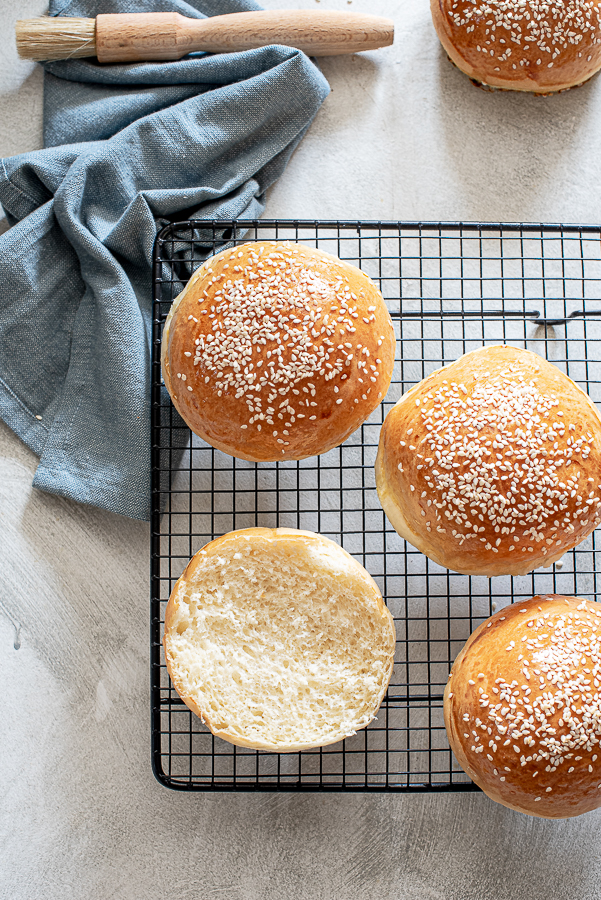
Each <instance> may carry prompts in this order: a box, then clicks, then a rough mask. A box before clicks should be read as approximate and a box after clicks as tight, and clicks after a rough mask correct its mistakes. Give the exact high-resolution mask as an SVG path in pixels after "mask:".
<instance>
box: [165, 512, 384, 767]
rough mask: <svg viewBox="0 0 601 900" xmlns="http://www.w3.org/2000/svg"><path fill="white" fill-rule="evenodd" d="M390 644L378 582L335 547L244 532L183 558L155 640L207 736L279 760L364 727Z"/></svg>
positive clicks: (282, 532)
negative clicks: (276, 756) (160, 639)
mask: <svg viewBox="0 0 601 900" xmlns="http://www.w3.org/2000/svg"><path fill="white" fill-rule="evenodd" d="M395 640H396V638H395V630H394V622H393V620H392V616H391V615H390V613H389V612H388V609H387V608H386V606H385V605H384V602H383V600H382V595H381V594H380V591H379V590H378V587H377V585H376V583H375V582H374V580H373V579H372V578H371V576H370V575H368V573H367V572H366V571H365V569H364V568H363V566H361V565H360V564H359V563H358V562H357V561H356V560H355V559H353V558H352V557H351V556H349V554H348V553H347V552H346V551H345V550H343V549H342V548H341V547H339V546H338V544H335V543H334V542H333V541H330V540H328V539H327V538H324V537H322V536H321V535H318V534H313V533H312V532H309V531H295V530H293V529H288V528H275V529H271V528H247V529H244V530H242V531H233V532H231V533H229V534H226V535H224V536H223V537H221V538H218V539H217V540H215V541H212V542H211V543H210V544H207V546H206V547H204V548H203V549H202V550H200V551H199V552H198V553H197V554H196V555H195V556H194V557H193V558H192V559H191V561H190V563H189V564H188V566H187V568H186V570H185V572H184V573H183V575H182V577H181V578H180V579H179V581H178V582H177V584H176V585H175V587H174V589H173V591H172V594H171V597H170V600H169V603H168V605H167V611H166V614H165V634H164V639H163V644H164V648H165V656H166V660H167V669H168V671H169V674H170V676H171V679H172V681H173V684H174V686H175V689H176V690H177V692H178V694H179V695H180V697H181V698H182V700H183V701H184V703H186V704H187V706H188V707H189V708H190V709H191V710H192V712H194V713H196V715H197V716H200V718H201V719H202V721H203V722H204V723H205V724H206V725H207V726H208V728H210V730H211V731H212V732H213V734H215V735H218V736H219V737H222V738H224V739H225V740H226V741H230V742H231V743H232V744H238V745H239V746H241V747H252V748H254V749H257V750H269V751H272V752H276V753H286V752H290V751H293V750H306V749H308V748H311V747H319V746H323V745H324V744H332V743H334V742H336V741H340V740H342V739H343V738H345V737H348V736H349V735H352V734H354V733H355V732H356V731H357V729H359V728H363V727H365V726H366V725H367V724H369V722H370V721H371V720H372V719H373V717H374V716H375V714H376V712H377V710H378V708H379V706H380V704H381V702H382V699H383V697H384V694H385V692H386V689H387V687H388V682H389V680H390V676H391V674H392V669H393V661H394V649H395Z"/></svg>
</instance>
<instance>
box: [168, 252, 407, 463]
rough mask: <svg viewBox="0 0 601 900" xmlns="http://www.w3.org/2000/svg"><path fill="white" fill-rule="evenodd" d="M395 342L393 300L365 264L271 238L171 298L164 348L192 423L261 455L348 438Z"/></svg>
mask: <svg viewBox="0 0 601 900" xmlns="http://www.w3.org/2000/svg"><path fill="white" fill-rule="evenodd" d="M394 351H395V339H394V330H393V327H392V322H391V319H390V314H389V313H388V310H387V308H386V304H385V303H384V300H383V299H382V295H381V294H380V291H379V290H378V289H377V287H376V286H375V284H373V282H372V281H371V280H370V279H369V278H368V276H367V275H365V274H364V273H363V272H362V271H361V270H360V269H358V268H356V267H355V266H352V265H350V264H349V263H346V262H342V261H341V260H339V259H338V258H337V257H336V256H332V255H331V254H330V253H324V252H323V251H322V250H315V249H313V248H311V247H305V246H303V245H301V244H293V243H289V242H276V241H263V242H259V243H248V244H243V245H241V246H239V247H235V248H233V249H228V250H223V251H222V252H221V253H217V254H216V255H215V256H213V257H211V259H209V260H207V261H206V262H205V263H203V265H202V266H201V267H200V268H199V269H198V271H197V272H196V273H195V274H194V275H193V277H192V278H191V279H190V282H189V283H188V285H187V287H186V289H185V290H184V291H183V292H182V293H181V294H180V295H179V297H177V298H176V299H175V301H174V302H173V305H172V307H171V311H170V313H169V315H168V317H167V321H166V323H165V328H164V331H163V341H162V351H161V353H162V357H161V359H162V370H163V379H164V381H165V385H166V386H167V390H168V391H169V393H170V394H171V398H172V400H173V403H174V405H175V406H176V408H177V410H178V412H179V413H180V415H181V416H182V418H183V419H184V420H185V422H186V423H187V424H188V425H189V426H190V428H191V429H192V431H194V432H195V434H197V435H199V437H201V438H203V439H204V440H205V441H207V443H209V444H211V446H213V447H216V448H217V449H218V450H223V451H224V452H225V453H229V454H230V455H231V456H236V457H239V458H240V459H248V460H251V461H255V462H260V461H267V460H277V459H281V460H286V459H304V458H305V457H307V456H316V455H317V454H320V453H325V452H326V451H327V450H330V449H332V448H333V447H337V446H338V445H339V444H341V443H342V442H343V441H345V440H346V438H347V437H349V435H351V434H352V433H353V431H355V430H356V429H357V428H359V426H360V425H361V424H362V423H363V422H364V421H365V419H367V417H368V416H369V415H370V414H371V413H372V412H373V411H374V409H376V407H377V406H378V405H379V403H380V401H381V400H382V398H383V397H384V395H385V394H386V391H387V390H388V387H389V385H390V379H391V377H392V369H393V366H394V355H395V353H394Z"/></svg>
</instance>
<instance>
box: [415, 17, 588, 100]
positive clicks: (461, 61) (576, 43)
mask: <svg viewBox="0 0 601 900" xmlns="http://www.w3.org/2000/svg"><path fill="white" fill-rule="evenodd" d="M430 8H431V11H432V21H433V23H434V28H435V29H436V33H437V34H438V37H439V39H440V42H441V44H442V46H443V47H444V49H445V50H446V52H447V53H448V55H449V57H450V59H451V60H452V61H453V62H454V63H455V65H456V66H457V67H458V68H459V69H461V71H462V72H464V73H465V74H466V75H468V76H469V77H470V78H471V79H472V80H474V81H477V82H479V83H481V84H484V85H488V86H490V87H494V88H500V89H503V90H512V91H532V92H534V93H536V94H549V93H554V92H556V91H564V90H567V89H568V88H570V87H575V86H576V85H579V84H582V82H583V81H586V80H587V79H588V78H590V77H591V76H592V75H594V74H595V72H597V71H598V70H599V69H600V68H601V6H600V3H599V0H563V2H561V3H555V4H548V3H544V2H543V3H541V2H540V0H430Z"/></svg>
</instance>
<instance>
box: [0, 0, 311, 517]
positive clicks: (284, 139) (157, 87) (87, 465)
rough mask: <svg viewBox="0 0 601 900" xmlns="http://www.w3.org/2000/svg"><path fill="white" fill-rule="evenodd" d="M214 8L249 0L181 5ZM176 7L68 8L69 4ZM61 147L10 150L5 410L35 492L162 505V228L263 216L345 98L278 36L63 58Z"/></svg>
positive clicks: (131, 509)
mask: <svg viewBox="0 0 601 900" xmlns="http://www.w3.org/2000/svg"><path fill="white" fill-rule="evenodd" d="M168 6H169V8H170V9H175V10H176V11H179V12H181V13H182V14H184V15H196V16H197V17H198V16H201V15H203V14H209V15H215V14H217V13H225V12H237V11H241V10H245V9H254V8H258V7H257V6H256V5H255V4H253V3H247V2H237V0H219V2H218V0H213V2H208V0H207V2H205V0H198V3H197V6H194V7H191V6H190V5H189V4H187V3H182V2H175V3H169V4H168ZM164 8H166V5H165V4H161V3H160V2H159V3H156V2H155V3H150V2H146V3H144V2H142V3H139V2H137V3H135V5H134V4H131V3H127V2H119V0H110V2H103V3H93V2H92V0H78V2H70V3H68V4H66V5H65V4H63V5H60V3H57V2H55V3H53V4H51V10H50V12H51V14H52V15H59V14H60V15H69V16H95V15H97V14H98V13H99V12H116V11H120V12H128V11H134V9H135V11H144V10H151V9H155V10H161V9H164ZM46 71H47V74H46V82H45V89H46V93H45V102H44V126H45V140H46V144H47V148H46V149H44V150H40V151H36V152H33V153H27V154H22V155H21V156H17V157H13V158H11V159H5V160H3V161H2V167H1V170H0V202H1V203H2V205H3V207H4V209H5V211H6V214H7V218H8V220H9V222H10V224H11V225H12V227H11V228H10V229H9V231H8V232H6V233H5V234H4V235H2V236H1V237H0V284H1V285H2V288H1V290H0V296H1V306H0V414H1V415H2V417H3V418H4V420H5V421H6V422H7V424H8V425H9V426H10V427H11V428H12V429H13V430H14V431H15V432H16V433H17V434H18V435H19V436H20V437H21V438H22V439H23V440H24V441H25V442H26V443H27V444H28V445H29V446H30V447H31V449H32V450H33V451H34V452H35V453H36V454H38V455H39V456H40V464H39V467H38V469H37V472H36V476H35V479H34V485H35V486H36V487H39V488H41V489H43V490H47V491H52V492H54V493H57V494H60V495H62V496H65V497H70V498H72V499H75V500H79V501H82V502H86V503H92V504H94V505H97V506H100V507H103V508H106V509H110V510H112V511H114V512H118V513H121V514H124V515H128V516H132V517H134V518H142V519H146V518H148V517H149V514H150V505H149V502H150V497H149V483H150V332H151V307H152V280H151V256H152V247H153V243H154V238H155V236H156V233H157V230H158V229H160V228H161V227H162V226H163V225H164V224H166V223H167V222H168V221H170V220H173V219H174V218H177V217H178V216H180V215H182V214H185V216H186V217H193V218H195V219H213V218H217V219H221V218H223V219H230V218H243V219H251V218H257V217H259V216H260V215H261V213H262V211H263V209H264V203H265V191H266V190H267V189H268V188H269V186H270V185H271V184H273V182H274V181H275V180H276V179H277V178H278V177H279V175H280V174H281V173H282V171H283V170H284V168H285V166H286V164H287V162H288V159H289V158H290V155H291V154H292V152H293V151H294V149H295V147H296V146H297V144H298V142H299V141H300V140H301V138H302V136H303V134H304V133H305V131H306V129H307V128H308V126H309V124H310V122H311V121H312V119H313V117H314V116H315V114H316V112H317V110H318V108H319V106H320V105H321V103H322V101H323V100H324V99H325V97H326V96H327V94H328V91H329V88H328V85H327V82H326V81H325V79H324V78H323V76H322V75H321V73H320V72H319V70H318V69H317V68H316V67H315V66H314V65H313V63H312V62H311V61H310V60H309V59H308V58H307V57H306V56H304V54H302V53H300V52H299V51H296V50H293V49H291V48H286V47H280V46H273V47H265V48H262V49H259V50H252V51H248V52H246V53H236V54H224V55H219V56H209V55H203V54H199V55H195V56H192V57H188V58H186V59H184V60H181V61H179V62H175V63H160V64H155V63H150V64H133V65H129V66H122V65H117V66H106V65H105V66H101V65H99V64H98V63H97V62H96V61H95V60H94V61H88V60H71V61H63V62H60V63H49V64H47V66H46Z"/></svg>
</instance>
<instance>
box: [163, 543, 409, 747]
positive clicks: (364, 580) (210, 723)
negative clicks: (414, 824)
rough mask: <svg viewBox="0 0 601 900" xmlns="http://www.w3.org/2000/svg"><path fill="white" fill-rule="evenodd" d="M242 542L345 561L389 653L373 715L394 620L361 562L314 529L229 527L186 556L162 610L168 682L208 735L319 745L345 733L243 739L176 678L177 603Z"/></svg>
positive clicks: (251, 743) (241, 742)
mask: <svg viewBox="0 0 601 900" xmlns="http://www.w3.org/2000/svg"><path fill="white" fill-rule="evenodd" d="M244 541H249V542H251V543H252V544H253V545H254V546H255V547H257V548H260V547H261V545H265V544H268V543H273V542H276V541H277V542H278V543H279V544H280V548H284V550H285V552H286V553H287V554H288V555H289V556H290V557H291V558H292V560H293V561H294V562H295V563H296V562H297V560H298V552H299V549H301V551H302V550H303V549H305V548H307V547H311V548H313V549H316V550H320V551H321V552H323V553H324V554H326V555H327V554H332V553H333V554H334V555H335V556H336V557H338V560H340V557H344V561H345V565H346V567H347V571H346V572H345V574H344V579H345V581H347V582H348V583H349V585H351V586H352V584H353V583H354V584H355V585H356V587H357V588H358V587H359V586H360V588H361V590H362V591H364V592H366V595H367V597H369V603H368V604H366V607H367V606H371V609H369V610H368V609H366V612H368V613H369V614H371V615H374V614H375V615H376V616H377V618H378V619H379V620H380V621H381V625H382V634H383V635H384V636H385V641H386V650H387V652H388V654H389V667H388V672H387V673H385V675H384V677H383V679H382V682H381V684H380V690H379V693H378V694H377V695H374V698H373V715H375V714H376V712H377V711H378V709H379V707H380V705H381V703H382V700H383V699H384V695H385V693H386V690H387V688H388V682H389V681H390V678H391V676H392V671H393V668H394V652H395V646H396V632H395V627H394V620H393V618H392V615H391V614H390V612H389V610H388V607H387V606H386V604H385V603H384V600H383V599H382V594H381V593H380V591H379V589H378V586H377V585H376V583H375V581H374V580H373V578H372V577H371V575H369V573H368V572H367V571H366V570H365V569H364V568H363V566H362V565H361V564H360V563H359V562H357V560H356V559H354V558H353V557H352V556H351V555H350V554H349V553H347V552H346V550H344V549H343V548H342V547H340V546H339V545H338V544H336V543H335V542H334V541H331V540H330V539H329V538H325V537H323V535H320V534H315V533H314V532H312V531H301V530H299V529H294V528H241V529H238V530H237V531H231V532H228V533H227V534H224V535H222V536H221V537H218V538H215V540H213V541H211V542H210V543H209V544H206V545H205V546H204V547H203V548H202V549H201V550H199V551H198V553H196V554H195V555H194V556H193V557H192V559H191V560H190V562H189V563H188V565H187V566H186V568H185V569H184V571H183V573H182V575H181V576H180V578H179V579H178V580H177V582H176V583H175V585H174V587H173V590H172V591H171V595H170V597H169V603H168V604H167V609H166V611H165V629H164V633H163V649H164V651H165V661H166V665H167V671H168V673H169V677H170V678H171V681H172V682H173V686H174V687H175V689H176V691H177V693H178V694H179V696H180V698H181V699H182V700H183V702H184V703H185V704H186V706H187V707H188V709H190V710H191V711H192V712H193V713H194V714H195V715H196V716H198V717H199V718H200V719H201V721H202V722H203V723H204V724H205V725H206V726H207V728H208V729H209V730H210V731H211V732H212V733H213V734H214V735H216V736H217V737H220V738H223V739H224V740H226V741H229V742H230V743H233V744H236V745H237V746H239V747H249V748H251V749H253V750H266V751H271V752H274V751H276V752H278V753H292V752H297V751H300V750H308V749H311V748H312V747H316V746H324V745H325V744H326V743H328V744H332V743H335V742H337V741H339V740H342V739H343V738H344V737H346V736H347V735H345V734H339V735H336V736H334V737H332V738H331V739H330V740H328V741H326V742H320V741H318V742H310V743H297V744H289V745H286V746H283V745H278V746H274V745H272V744H270V743H266V742H261V741H257V740H246V739H244V738H243V737H241V736H240V734H239V733H238V732H234V731H232V730H230V728H229V727H228V724H227V722H226V721H224V720H223V719H221V718H220V717H219V713H218V712H217V713H215V712H214V711H213V710H211V709H210V708H209V707H206V708H204V707H203V708H201V707H200V706H199V705H198V703H197V702H196V699H195V697H193V696H192V695H191V694H190V693H188V692H187V691H186V689H185V687H184V685H183V683H182V679H181V677H180V675H179V672H178V662H177V657H176V656H175V655H174V654H173V652H172V649H171V642H170V636H171V634H172V633H173V630H174V628H176V625H177V621H176V620H177V610H178V607H179V605H180V604H181V603H182V601H183V600H184V599H186V598H187V596H188V595H189V594H190V593H192V592H197V591H198V587H199V585H202V573H203V568H204V567H205V566H206V565H207V564H209V565H211V564H212V563H213V562H214V561H215V559H216V558H219V557H222V558H223V557H225V558H227V557H228V556H231V555H233V554H234V553H236V552H237V551H239V549H240V544H241V543H242V542H244ZM258 602H260V601H258ZM325 629H327V623H326V622H325V621H324V630H325ZM341 689H342V686H341Z"/></svg>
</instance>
